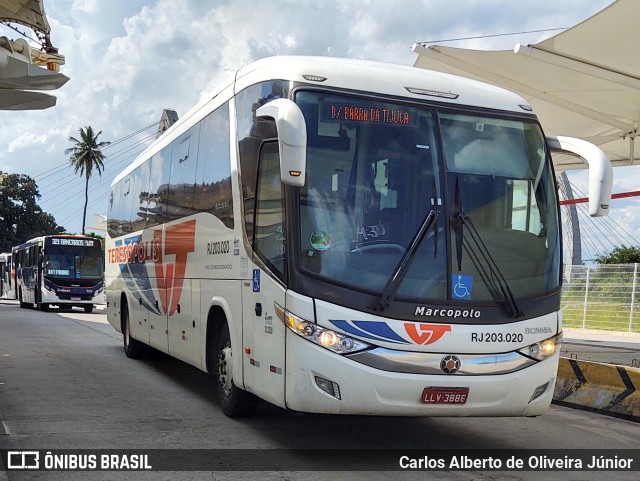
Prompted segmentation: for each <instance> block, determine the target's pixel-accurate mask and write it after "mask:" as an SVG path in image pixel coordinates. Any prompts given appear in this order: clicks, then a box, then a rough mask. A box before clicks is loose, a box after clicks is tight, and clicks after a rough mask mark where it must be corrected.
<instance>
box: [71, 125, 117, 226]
mask: <svg viewBox="0 0 640 481" xmlns="http://www.w3.org/2000/svg"><path fill="white" fill-rule="evenodd" d="M78 132H79V133H80V140H78V139H76V138H75V137H69V142H73V144H74V145H73V147H69V148H68V149H66V150H65V151H64V153H65V154H67V155H69V154H71V157H70V158H69V161H70V162H71V165H72V166H73V168H74V172H75V173H76V174H77V173H78V172H80V175H84V176H85V179H86V180H85V187H84V210H83V212H82V234H83V235H84V226H85V223H86V220H87V204H88V203H89V178H91V176H92V175H93V170H94V169H95V170H97V171H98V174H99V175H102V169H104V163H103V161H104V159H105V156H104V154H103V153H102V150H101V149H103V148H104V147H106V146H107V145H109V144H110V143H111V142H98V136H99V135H100V134H101V133H102V130H101V131H100V132H98V133H97V134H95V133H94V131H93V128H92V127H91V126H90V125H89V126H87V127H81V128H80V129H78Z"/></svg>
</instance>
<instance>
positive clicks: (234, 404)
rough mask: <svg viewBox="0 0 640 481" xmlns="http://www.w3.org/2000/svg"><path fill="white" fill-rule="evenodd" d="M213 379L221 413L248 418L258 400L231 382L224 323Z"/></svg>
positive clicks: (230, 362) (226, 333) (229, 355)
mask: <svg viewBox="0 0 640 481" xmlns="http://www.w3.org/2000/svg"><path fill="white" fill-rule="evenodd" d="M214 365H215V377H216V381H217V391H218V397H219V398H220V405H221V407H222V412H223V413H224V414H226V415H227V416H229V417H232V418H233V417H240V416H248V415H250V414H252V413H253V412H255V410H256V409H257V407H258V398H257V397H256V396H254V395H253V394H251V393H249V392H247V391H245V390H244V389H240V388H239V387H237V386H236V385H235V383H234V382H233V350H232V346H231V336H230V335H229V326H227V324H226V323H225V324H224V326H223V327H222V331H221V332H220V336H219V338H218V349H217V360H216V361H215V364H214Z"/></svg>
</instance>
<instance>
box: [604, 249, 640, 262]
mask: <svg viewBox="0 0 640 481" xmlns="http://www.w3.org/2000/svg"><path fill="white" fill-rule="evenodd" d="M596 262H597V263H598V264H635V263H636V262H639V263H640V247H627V246H624V245H623V246H619V247H615V248H614V249H613V250H612V251H611V252H609V253H608V254H606V255H602V256H598V257H596Z"/></svg>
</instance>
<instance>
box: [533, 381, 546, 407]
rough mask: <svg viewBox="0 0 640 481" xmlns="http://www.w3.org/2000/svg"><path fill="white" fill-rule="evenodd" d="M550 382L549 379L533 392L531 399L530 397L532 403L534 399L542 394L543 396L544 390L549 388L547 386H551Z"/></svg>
mask: <svg viewBox="0 0 640 481" xmlns="http://www.w3.org/2000/svg"><path fill="white" fill-rule="evenodd" d="M549 382H550V381H547V382H546V383H544V384H543V385H542V386H538V387H537V388H536V389H535V390H534V391H533V394H532V395H531V399H529V403H531V402H532V401H533V400H535V399H538V398H539V397H540V396H542V395H543V394H544V392H545V391H546V390H547V388H548V387H549Z"/></svg>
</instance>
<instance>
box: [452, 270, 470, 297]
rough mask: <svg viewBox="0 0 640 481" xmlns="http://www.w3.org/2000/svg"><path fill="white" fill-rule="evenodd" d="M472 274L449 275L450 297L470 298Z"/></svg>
mask: <svg viewBox="0 0 640 481" xmlns="http://www.w3.org/2000/svg"><path fill="white" fill-rule="evenodd" d="M472 289H473V276H468V275H465V274H453V275H452V276H451V297H453V298H454V299H471V291H472Z"/></svg>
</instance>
